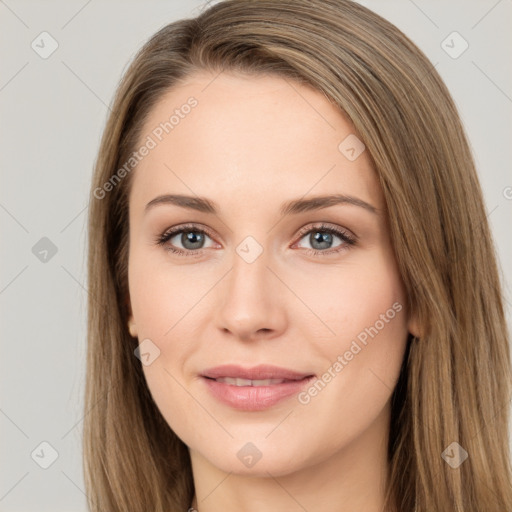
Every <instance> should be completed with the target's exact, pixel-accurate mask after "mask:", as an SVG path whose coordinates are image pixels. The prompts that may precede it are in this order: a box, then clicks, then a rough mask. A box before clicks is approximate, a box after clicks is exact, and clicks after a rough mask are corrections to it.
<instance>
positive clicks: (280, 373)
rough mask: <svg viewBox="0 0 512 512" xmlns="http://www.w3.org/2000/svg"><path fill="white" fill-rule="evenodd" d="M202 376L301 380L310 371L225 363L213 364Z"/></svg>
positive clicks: (263, 365) (309, 375)
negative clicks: (247, 366)
mask: <svg viewBox="0 0 512 512" xmlns="http://www.w3.org/2000/svg"><path fill="white" fill-rule="evenodd" d="M201 375H202V376H203V377H208V378H210V379H220V378H222V377H231V378H237V379H248V380H265V379H286V380H301V379H304V378H305V377H311V376H312V375H313V374H311V373H303V372H296V371H294V370H290V369H288V368H280V367H279V366H272V365H267V364H261V365H258V366H253V367H252V368H244V367H243V366H239V365H236V364H225V365H222V366H215V367H213V368H208V369H207V370H205V371H203V373H202V374H201Z"/></svg>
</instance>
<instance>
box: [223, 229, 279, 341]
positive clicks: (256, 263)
mask: <svg viewBox="0 0 512 512" xmlns="http://www.w3.org/2000/svg"><path fill="white" fill-rule="evenodd" d="M269 256H270V254H269V251H267V250H264V248H263V246H262V245H261V244H259V243H258V242H256V240H255V239H252V240H251V239H250V237H248V239H245V240H244V241H242V242H241V243H240V244H239V245H238V246H237V247H236V249H235V252H234V254H233V259H232V267H231V271H230V272H229V274H228V275H227V276H226V279H227V284H226V285H225V286H224V287H223V288H222V292H221V293H222V297H221V298H220V301H219V308H218V311H217V313H218V322H219V327H220V328H223V329H228V330H229V331H231V332H232V333H233V334H235V335H236V336H237V337H240V338H250V337H251V336H253V335H254V334H256V332H258V331H260V330H265V331H268V330H272V331H274V330H279V329H280V328H281V327H282V325H281V321H282V320H283V309H282V308H283V305H282V304H278V302H277V300H276V297H277V296H276V294H275V293H274V291H275V286H279V283H278V280H276V279H275V276H273V274H272V272H271V271H270V270H269V268H267V267H268V266H269V264H270V261H269ZM273 281H276V282H273Z"/></svg>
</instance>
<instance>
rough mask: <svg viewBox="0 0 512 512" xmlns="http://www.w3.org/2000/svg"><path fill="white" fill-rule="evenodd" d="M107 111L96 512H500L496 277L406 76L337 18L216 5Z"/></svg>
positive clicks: (360, 16)
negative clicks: (127, 511)
mask: <svg viewBox="0 0 512 512" xmlns="http://www.w3.org/2000/svg"><path fill="white" fill-rule="evenodd" d="M112 110H113V113H112V115H111V117H110V118H109V120H108V123H107V126H106V129H105V133H104V136H103V139H102V143H101V148H100V152H99V156H98V159H97V163H96V169H95V174H94V177H93V185H92V190H91V206H90V218H89V236H90V238H89V251H90V252H89V291H90V300H89V333H88V336H89V342H88V343H89V344H88V363H87V364H88V377H87V378H88V380H87V390H86V410H87V411H90V412H89V413H88V414H87V416H86V418H85V431H84V457H85V458H84V460H85V474H86V484H87V490H88V496H89V505H90V508H91V510H98V511H99V510H103V511H114V510H131V511H141V512H142V511H147V510H152V511H153V510H154V511H162V512H163V511H169V510H172V511H177V512H179V511H181V510H183V511H184V510H187V509H189V508H191V509H193V510H199V512H208V511H213V510H225V511H229V510H235V509H237V510H250V511H263V510H271V509H272V510H287V511H294V510H309V511H313V510H322V511H331V510H332V511H349V510H365V511H382V510H385V511H411V510H416V511H418V512H427V511H429V512H430V511H433V510H436V511H438V510H439V511H440V510H458V511H479V510H486V511H496V512H497V511H503V510H512V490H511V468H510V457H509V448H508V430H507V428H508V406H509V399H510V376H511V372H510V355H509V349H508V340H507V330H506V324H505V318H504V313H503V305H502V298H501V290H500V282H499V278H498V273H497V269H496V263H495V256H494V251H493V247H492V243H491V236H490V232H489V226H488V223H487V219H486V215H485V209H484V205H483V200H482V193H481V190H480V186H479V183H478V179H477V176H476V172H475V166H474V163H473V159H472V156H471V153H470V150H469V147H468V143H467V140H466V137H465V135H464V131H463V128H462V126H461V123H460V120H459V117H458V114H457V111H456V109H455V107H454V104H453V102H452V100H451V98H450V95H449V93H448V91H447V90H446V87H445V86H444V84H443V83H442V81H441V79H440V77H439V76H438V74H437V73H436V71H435V69H434V68H433V67H432V66H431V64H430V63H429V62H428V60H427V59H426V57H425V56H424V55H423V54H422V53H421V51H420V50H419V49H418V48H417V47H416V46H415V45H414V44H413V43H412V42H411V41H409V40H408V39H407V38H406V37H405V36H404V35H403V34H402V33H401V32H400V31H399V30H398V29H397V28H395V27H394V26H393V25H391V24H390V23H389V22H387V21H385V20H384V19H382V18H380V17H379V16H377V15H376V14H374V13H372V12H371V11H369V10H368V9H366V8H364V7H362V6H360V5H358V4H355V3H352V2H349V1H345V0H327V1H325V0H324V1H320V0H318V1H311V0H309V1H307V0H299V1H297V0H294V1H292V0H279V1H275V0H272V1H271V0H260V1H258V2H253V1H249V0H227V1H224V2H221V3H219V4H217V5H215V6H213V7H211V8H210V9H208V10H207V11H206V12H204V13H202V14H201V15H200V16H198V17H197V18H195V19H190V20H182V21H179V22H176V23H172V24H170V25H168V26H166V27H164V28H163V29H161V30H160V31H159V32H158V33H157V34H155V35H154V36H153V37H152V38H151V39H150V40H149V41H148V43H147V44H146V45H145V46H144V48H142V50H141V51H140V52H139V54H138V55H137V56H136V58H135V59H134V61H133V63H132V64H131V66H130V68H129V69H128V71H127V72H126V74H125V76H124V78H123V80H122V83H121V85H120V87H119V89H118V92H117V95H116V98H115V101H114V105H113V109H112ZM304 243H306V244H309V247H307V246H304V245H303V244H304Z"/></svg>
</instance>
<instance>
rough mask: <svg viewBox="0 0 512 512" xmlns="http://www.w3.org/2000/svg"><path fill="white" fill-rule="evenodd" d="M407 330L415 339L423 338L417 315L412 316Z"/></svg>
mask: <svg viewBox="0 0 512 512" xmlns="http://www.w3.org/2000/svg"><path fill="white" fill-rule="evenodd" d="M407 330H408V331H409V332H410V333H411V334H412V335H413V336H414V337H415V338H421V336H422V332H421V328H420V325H419V321H418V318H417V316H416V315H412V314H411V315H410V317H409V321H408V323H407Z"/></svg>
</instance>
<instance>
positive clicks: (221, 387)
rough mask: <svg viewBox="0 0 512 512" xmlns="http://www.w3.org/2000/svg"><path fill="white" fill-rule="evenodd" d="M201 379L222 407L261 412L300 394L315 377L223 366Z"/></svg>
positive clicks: (277, 369) (264, 368) (276, 369)
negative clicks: (227, 406)
mask: <svg viewBox="0 0 512 512" xmlns="http://www.w3.org/2000/svg"><path fill="white" fill-rule="evenodd" d="M201 377H202V378H203V380H204V382H205V383H206V386H207V388H208V389H209V391H210V393H211V394H212V395H213V396H214V397H215V398H216V399H217V400H218V401H220V402H221V403H223V404H224V405H229V406H230V407H233V408H235V409H240V410H243V411H262V410H264V409H268V408H269V407H272V406H273V405H275V404H277V403H278V402H281V401H282V400H284V399H287V398H291V397H292V396H294V395H296V394H297V393H299V392H300V391H301V390H302V389H303V388H304V387H305V386H307V384H308V383H309V382H310V381H311V380H312V379H313V378H314V377H315V375H314V374H312V373H304V372H297V371H294V370H290V369H287V368H280V367H277V366H270V365H260V366H256V367H253V368H244V367H241V366H238V365H223V366H217V367H215V368H210V369H208V370H205V371H204V372H203V373H202V374H201Z"/></svg>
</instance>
